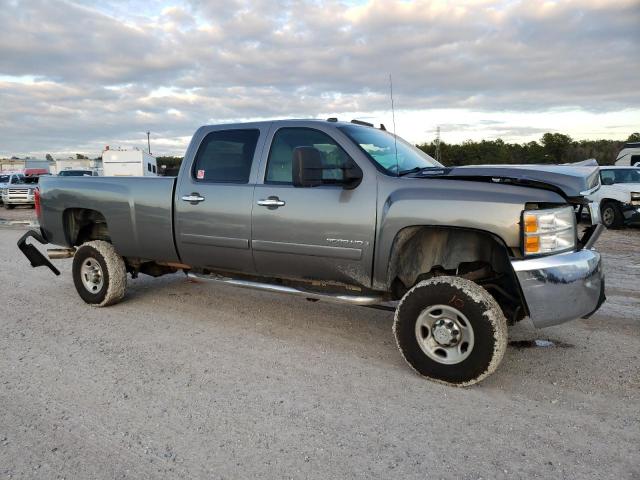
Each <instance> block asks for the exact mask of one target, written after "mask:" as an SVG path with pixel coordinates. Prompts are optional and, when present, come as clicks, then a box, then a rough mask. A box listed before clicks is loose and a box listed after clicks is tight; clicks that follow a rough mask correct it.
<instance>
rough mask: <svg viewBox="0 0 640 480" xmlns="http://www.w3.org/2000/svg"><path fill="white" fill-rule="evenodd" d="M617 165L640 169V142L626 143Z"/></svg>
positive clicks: (617, 159)
mask: <svg viewBox="0 0 640 480" xmlns="http://www.w3.org/2000/svg"><path fill="white" fill-rule="evenodd" d="M616 165H620V166H623V167H640V142H628V143H625V145H624V148H623V149H622V150H620V153H619V154H618V158H616Z"/></svg>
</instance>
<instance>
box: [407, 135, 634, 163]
mask: <svg viewBox="0 0 640 480" xmlns="http://www.w3.org/2000/svg"><path fill="white" fill-rule="evenodd" d="M626 142H640V133H633V134H631V135H630V136H629V138H628V139H627V140H626ZM626 142H625V141H619V140H573V139H572V138H571V137H570V136H569V135H564V134H562V133H545V134H544V135H543V136H542V138H541V139H540V141H539V142H536V141H533V142H529V143H522V144H520V143H506V142H504V141H503V140H500V139H498V140H481V141H479V142H474V141H471V140H468V141H466V142H464V143H462V144H450V143H446V142H442V141H441V142H440V159H441V162H442V163H443V164H444V165H479V164H527V163H528V164H531V163H570V162H579V161H581V160H586V159H588V158H595V159H596V160H597V161H598V163H599V164H600V165H613V163H614V162H615V160H616V157H617V155H618V152H619V151H620V150H622V148H623V147H624V144H625V143H626ZM417 147H418V148H419V149H421V150H422V151H424V152H426V153H428V154H429V155H431V156H432V157H434V158H435V156H436V149H437V144H436V142H435V141H432V142H431V143H423V144H421V145H417Z"/></svg>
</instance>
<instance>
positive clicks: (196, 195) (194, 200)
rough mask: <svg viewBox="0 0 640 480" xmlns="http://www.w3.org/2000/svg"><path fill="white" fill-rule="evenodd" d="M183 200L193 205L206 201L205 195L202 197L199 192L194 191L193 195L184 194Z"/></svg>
mask: <svg viewBox="0 0 640 480" xmlns="http://www.w3.org/2000/svg"><path fill="white" fill-rule="evenodd" d="M182 201H183V202H189V203H191V204H193V205H195V204H197V203H200V202H203V201H204V197H201V196H200V194H199V193H196V192H193V193H192V194H191V195H183V196H182Z"/></svg>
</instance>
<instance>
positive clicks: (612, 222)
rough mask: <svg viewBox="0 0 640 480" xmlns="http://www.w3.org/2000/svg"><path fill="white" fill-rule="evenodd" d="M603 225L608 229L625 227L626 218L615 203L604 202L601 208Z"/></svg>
mask: <svg viewBox="0 0 640 480" xmlns="http://www.w3.org/2000/svg"><path fill="white" fill-rule="evenodd" d="M600 218H602V224H603V225H604V226H605V227H607V228H613V229H615V228H620V227H622V225H624V216H623V215H622V210H620V206H619V205H618V204H617V203H615V202H604V203H603V204H602V206H601V207H600Z"/></svg>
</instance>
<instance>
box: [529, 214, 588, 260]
mask: <svg viewBox="0 0 640 480" xmlns="http://www.w3.org/2000/svg"><path fill="white" fill-rule="evenodd" d="M522 234H523V235H522V243H523V245H522V250H523V252H524V254H525V255H540V254H545V253H557V252H564V251H567V250H573V249H575V247H576V216H575V213H574V212H573V208H571V207H569V206H567V207H560V208H550V209H545V210H525V211H524V212H523V214H522Z"/></svg>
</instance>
